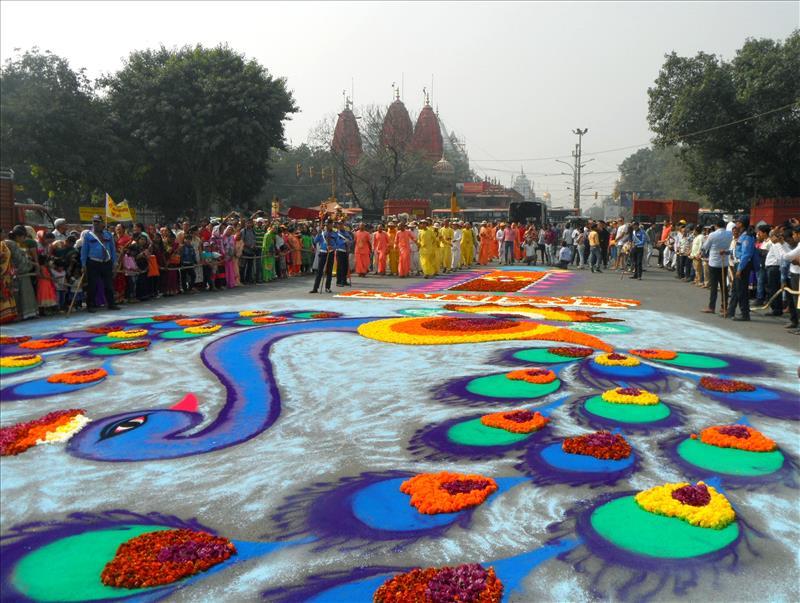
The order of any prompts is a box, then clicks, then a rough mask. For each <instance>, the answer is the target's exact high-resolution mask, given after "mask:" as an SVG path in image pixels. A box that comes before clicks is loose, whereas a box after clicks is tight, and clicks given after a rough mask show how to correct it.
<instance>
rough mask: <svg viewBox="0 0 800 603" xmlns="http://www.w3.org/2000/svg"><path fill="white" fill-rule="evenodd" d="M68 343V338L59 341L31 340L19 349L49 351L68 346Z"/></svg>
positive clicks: (20, 345) (22, 344)
mask: <svg viewBox="0 0 800 603" xmlns="http://www.w3.org/2000/svg"><path fill="white" fill-rule="evenodd" d="M67 341H69V340H68V339H67V338H66V337H61V338H58V339H31V340H30V341H25V342H23V343H21V344H19V347H21V348H25V349H26V350H49V349H52V348H60V347H61V346H62V345H66V344H67Z"/></svg>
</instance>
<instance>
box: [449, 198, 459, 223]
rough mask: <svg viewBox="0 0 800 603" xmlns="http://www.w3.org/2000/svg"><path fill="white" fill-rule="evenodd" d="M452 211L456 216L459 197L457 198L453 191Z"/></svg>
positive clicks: (451, 199)
mask: <svg viewBox="0 0 800 603" xmlns="http://www.w3.org/2000/svg"><path fill="white" fill-rule="evenodd" d="M450 213H451V214H452V215H453V217H454V218H455V217H456V214H457V213H458V199H457V198H456V194H455V193H452V194H451V195H450Z"/></svg>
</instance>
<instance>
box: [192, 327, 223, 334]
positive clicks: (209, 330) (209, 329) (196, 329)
mask: <svg viewBox="0 0 800 603" xmlns="http://www.w3.org/2000/svg"><path fill="white" fill-rule="evenodd" d="M221 328H222V325H201V326H199V327H186V328H185V329H184V331H186V332H187V333H192V334H193V335H211V333H216V332H217V331H219V330H220V329H221Z"/></svg>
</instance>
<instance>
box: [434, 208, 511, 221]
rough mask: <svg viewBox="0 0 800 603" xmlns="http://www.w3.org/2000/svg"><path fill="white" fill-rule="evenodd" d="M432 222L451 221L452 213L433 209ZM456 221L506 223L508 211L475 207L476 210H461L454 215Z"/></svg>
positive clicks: (446, 210) (447, 210)
mask: <svg viewBox="0 0 800 603" xmlns="http://www.w3.org/2000/svg"><path fill="white" fill-rule="evenodd" d="M431 213H432V214H433V220H434V222H441V221H443V220H451V219H453V218H452V215H453V214H452V212H451V211H450V210H449V209H434V210H433V212H431ZM456 219H458V220H461V221H462V222H472V223H473V224H475V223H476V222H477V223H478V224H480V223H481V222H483V221H484V220H486V221H487V222H506V221H507V220H508V209H506V208H504V207H476V208H474V209H473V208H461V209H459V210H458V213H457V214H456Z"/></svg>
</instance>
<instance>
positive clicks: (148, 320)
mask: <svg viewBox="0 0 800 603" xmlns="http://www.w3.org/2000/svg"><path fill="white" fill-rule="evenodd" d="M154 322H157V321H155V320H153V319H152V318H150V317H149V316H148V317H146V318H131V319H130V320H129V321H128V324H129V325H151V324H153V323H154Z"/></svg>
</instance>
